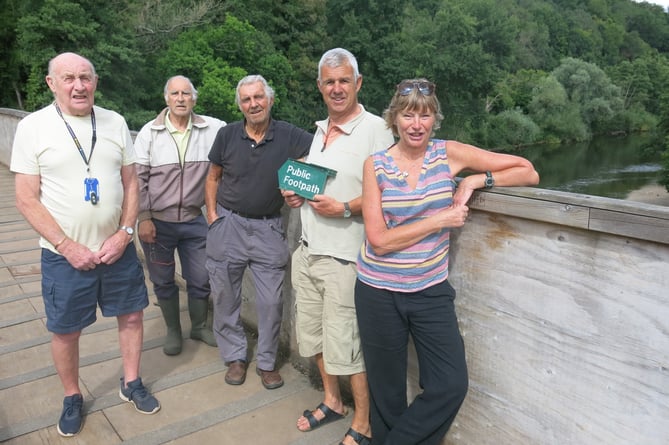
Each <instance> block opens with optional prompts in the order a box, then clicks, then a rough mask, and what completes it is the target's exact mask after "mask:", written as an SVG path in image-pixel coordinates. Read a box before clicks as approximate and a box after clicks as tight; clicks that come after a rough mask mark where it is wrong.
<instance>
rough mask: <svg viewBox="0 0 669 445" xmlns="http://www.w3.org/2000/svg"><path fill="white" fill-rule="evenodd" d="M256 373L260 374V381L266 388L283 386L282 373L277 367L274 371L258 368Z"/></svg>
mask: <svg viewBox="0 0 669 445" xmlns="http://www.w3.org/2000/svg"><path fill="white" fill-rule="evenodd" d="M256 374H258V375H259V376H260V381H261V382H262V386H264V387H265V389H276V388H281V387H282V386H283V379H282V378H281V374H279V371H277V370H276V369H275V370H274V371H263V370H262V369H260V368H256Z"/></svg>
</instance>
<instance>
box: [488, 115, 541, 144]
mask: <svg viewBox="0 0 669 445" xmlns="http://www.w3.org/2000/svg"><path fill="white" fill-rule="evenodd" d="M487 131H488V134H487V136H488V141H486V146H488V147H492V146H498V147H510V146H511V147H513V146H520V145H529V144H532V143H534V142H536V141H537V139H538V138H539V135H540V134H541V129H540V128H539V126H538V125H537V124H535V123H534V121H532V119H531V118H530V117H529V116H528V115H526V114H523V112H522V110H520V109H514V110H505V111H502V112H501V113H499V114H497V115H495V116H492V117H490V119H489V120H488V129H487Z"/></svg>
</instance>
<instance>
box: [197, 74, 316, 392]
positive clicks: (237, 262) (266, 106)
mask: <svg viewBox="0 0 669 445" xmlns="http://www.w3.org/2000/svg"><path fill="white" fill-rule="evenodd" d="M236 102H237V105H239V108H240V110H241V111H242V113H243V114H244V120H243V121H238V122H234V123H232V124H229V125H227V126H225V127H222V128H221V129H220V130H219V132H218V134H217V135H216V139H215V140H214V144H213V145H212V148H211V151H210V153H209V161H210V166H209V173H208V176H207V181H206V185H205V204H206V206H207V220H208V223H209V233H208V235H207V263H206V265H207V266H206V267H207V270H208V272H209V281H210V283H211V295H212V297H213V301H214V335H215V336H216V341H217V343H218V348H219V350H220V353H221V357H222V358H223V360H224V361H225V363H226V365H227V366H228V371H227V373H226V375H225V381H226V383H228V384H230V385H241V384H242V383H244V381H245V380H246V369H247V360H248V357H247V340H246V334H245V333H244V328H243V326H242V322H241V317H240V312H241V287H242V278H243V276H244V272H245V271H246V268H247V267H248V268H249V270H250V271H251V274H252V276H253V280H254V284H255V289H256V311H257V319H258V347H257V365H256V366H257V368H256V372H257V374H258V375H259V376H260V378H261V381H262V384H263V386H264V387H265V388H267V389H275V388H279V387H280V386H282V385H283V379H282V378H281V375H280V374H279V371H278V369H276V366H275V365H276V355H277V351H278V347H279V332H280V328H281V319H282V315H283V302H282V298H281V292H282V288H283V281H284V277H285V272H286V266H287V264H288V260H289V258H290V251H289V250H288V244H287V242H286V239H285V232H284V228H283V220H282V217H281V207H282V206H283V204H284V199H283V196H282V195H281V192H280V190H279V184H278V175H277V172H278V170H279V168H280V167H281V166H282V164H283V163H284V162H285V161H286V160H288V159H289V158H292V159H299V158H302V157H304V156H306V154H307V153H308V151H309V147H310V146H311V142H312V139H313V135H312V134H310V133H308V132H306V131H304V130H302V129H300V128H298V127H296V126H294V125H292V124H289V123H288V122H283V121H277V120H274V119H272V117H271V109H272V105H273V104H274V90H273V89H272V88H271V87H270V86H269V85H268V83H267V81H266V80H265V79H264V78H263V77H262V76H260V75H250V76H246V77H244V78H243V79H242V80H240V81H239V83H238V84H237V94H236Z"/></svg>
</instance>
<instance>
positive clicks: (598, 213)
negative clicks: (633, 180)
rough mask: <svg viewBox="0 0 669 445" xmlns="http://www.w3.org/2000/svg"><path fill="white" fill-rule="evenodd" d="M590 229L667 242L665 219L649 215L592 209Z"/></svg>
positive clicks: (668, 240) (667, 229) (668, 238)
mask: <svg viewBox="0 0 669 445" xmlns="http://www.w3.org/2000/svg"><path fill="white" fill-rule="evenodd" d="M590 229H591V230H597V231H599V232H606V233H613V234H616V235H622V236H629V237H632V238H640V239H645V240H649V241H657V242H658V243H664V244H669V224H667V220H664V219H660V218H655V217H650V216H643V215H634V214H630V213H622V212H616V211H611V210H602V209H592V210H591V211H590Z"/></svg>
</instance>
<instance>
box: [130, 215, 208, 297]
mask: <svg viewBox="0 0 669 445" xmlns="http://www.w3.org/2000/svg"><path fill="white" fill-rule="evenodd" d="M153 224H154V225H155V226H156V242H155V243H151V244H149V243H145V242H142V249H143V250H144V256H145V257H146V268H147V269H148V271H149V279H150V280H151V283H153V291H154V292H155V294H156V297H157V298H158V299H159V300H166V299H170V298H177V299H178V298H179V286H178V285H177V283H176V279H175V276H174V274H175V272H176V270H175V269H176V262H175V260H174V251H175V250H176V251H177V253H178V254H179V260H180V261H181V275H182V276H183V278H184V280H186V293H187V294H188V298H201V299H208V298H209V293H210V290H209V273H208V272H207V268H206V267H205V262H206V260H207V251H206V246H207V222H206V221H205V219H204V216H202V215H200V216H198V217H197V218H195V219H193V220H191V221H187V222H179V223H173V222H165V221H159V220H157V219H154V220H153Z"/></svg>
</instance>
